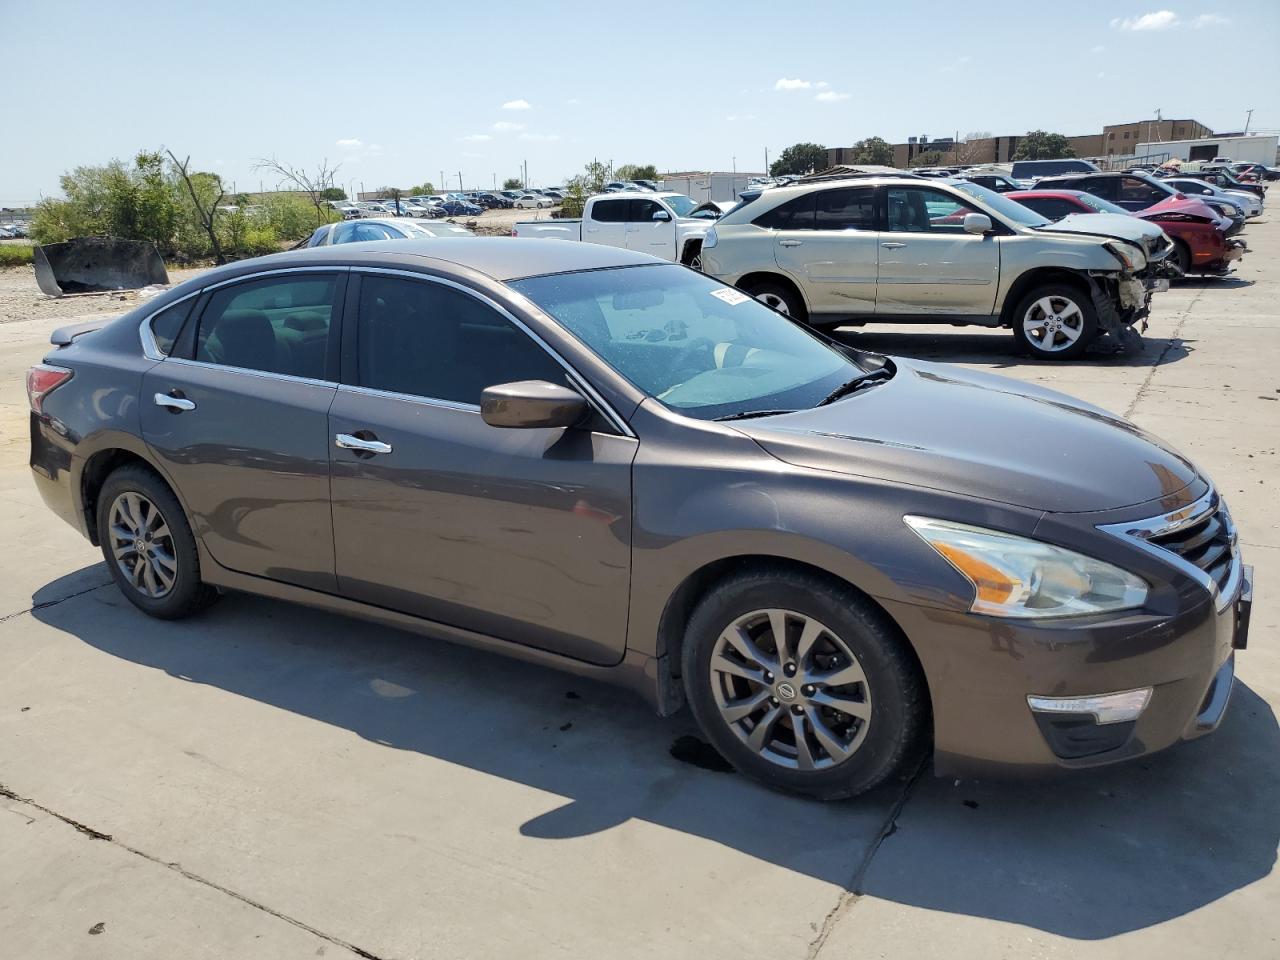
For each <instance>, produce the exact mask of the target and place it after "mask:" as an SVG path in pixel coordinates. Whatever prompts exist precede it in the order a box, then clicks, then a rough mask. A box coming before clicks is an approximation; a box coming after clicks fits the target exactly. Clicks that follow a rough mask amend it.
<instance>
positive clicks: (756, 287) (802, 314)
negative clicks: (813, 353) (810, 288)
mask: <svg viewBox="0 0 1280 960" xmlns="http://www.w3.org/2000/svg"><path fill="white" fill-rule="evenodd" d="M746 292H747V293H749V294H751V296H753V297H755V298H756V299H757V300H759V301H760V302H761V303H763V304H764V305H765V306H766V307H769V308H770V309H771V310H776V311H778V313H781V314H782V315H783V316H787V317H790V318H791V319H792V320H797V321H799V322H800V323H807V322H808V320H809V312H808V311H807V310H806V309H805V306H804V300H803V299H801V297H800V294H798V293H796V291H795V290H793V289H792V288H791V287H788V286H786V285H785V284H781V283H769V282H764V283H754V284H752V285H751V286H750V287H748V288H746Z"/></svg>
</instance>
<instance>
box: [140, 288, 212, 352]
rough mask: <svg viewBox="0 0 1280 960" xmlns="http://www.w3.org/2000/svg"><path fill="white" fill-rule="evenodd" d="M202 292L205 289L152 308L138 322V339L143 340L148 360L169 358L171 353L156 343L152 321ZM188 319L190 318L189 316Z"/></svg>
mask: <svg viewBox="0 0 1280 960" xmlns="http://www.w3.org/2000/svg"><path fill="white" fill-rule="evenodd" d="M202 293H204V290H203V289H200V290H196V291H193V292H192V293H188V294H187V295H186V296H183V297H179V298H178V299H177V300H174V301H172V302H170V303H166V304H165V305H164V306H163V307H159V308H157V309H155V310H152V311H151V312H150V313H148V314H147V315H146V316H145V317H143V318H142V320H141V322H140V323H139V324H138V339H139V340H141V341H142V355H143V356H144V357H146V358H147V359H148V360H168V359H169V355H168V354H167V353H163V352H161V350H160V345H159V344H157V343H156V335H155V334H154V333H153V332H152V330H151V321H152V320H154V319H155V318H156V317H158V316H160V314H162V313H164V312H165V311H166V310H168V309H169V308H170V307H176V306H177V305H178V304H180V303H186V302H187V301H188V300H190V299H191V298H192V297H198V296H200V294H202ZM188 319H190V318H189V317H188Z"/></svg>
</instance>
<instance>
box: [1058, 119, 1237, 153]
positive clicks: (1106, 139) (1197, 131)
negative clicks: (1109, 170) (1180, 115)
mask: <svg viewBox="0 0 1280 960" xmlns="http://www.w3.org/2000/svg"><path fill="white" fill-rule="evenodd" d="M1210 136H1213V131H1212V130H1210V129H1209V128H1208V127H1206V126H1205V125H1204V124H1203V123H1201V122H1200V121H1199V120H1155V119H1151V120H1138V121H1136V122H1134V123H1111V124H1108V125H1107V126H1105V127H1103V128H1102V149H1101V150H1099V151H1098V152H1097V153H1096V154H1094V155H1096V156H1107V157H1110V156H1118V157H1123V156H1128V155H1131V154H1133V153H1136V152H1137V147H1138V144H1139V143H1157V142H1160V141H1164V140H1198V139H1199V138H1201V137H1210ZM1076 152H1077V153H1079V151H1076Z"/></svg>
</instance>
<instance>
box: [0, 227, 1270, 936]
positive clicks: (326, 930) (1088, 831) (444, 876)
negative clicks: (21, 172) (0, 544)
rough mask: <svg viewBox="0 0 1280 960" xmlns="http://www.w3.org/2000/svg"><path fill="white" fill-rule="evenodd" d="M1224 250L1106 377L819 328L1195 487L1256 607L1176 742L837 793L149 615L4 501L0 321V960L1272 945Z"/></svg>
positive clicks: (21, 358) (6, 425)
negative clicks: (1092, 421)
mask: <svg viewBox="0 0 1280 960" xmlns="http://www.w3.org/2000/svg"><path fill="white" fill-rule="evenodd" d="M1249 239H1250V245H1251V246H1252V247H1253V252H1252V253H1250V254H1249V255H1248V257H1246V259H1245V261H1244V263H1243V266H1242V268H1241V270H1240V272H1239V274H1238V275H1237V278H1236V279H1233V280H1226V281H1205V282H1195V283H1189V284H1186V285H1184V286H1180V287H1177V288H1175V289H1174V290H1173V291H1171V292H1169V293H1167V294H1163V295H1161V296H1160V297H1159V299H1158V301H1157V308H1156V313H1155V316H1154V317H1153V320H1152V326H1151V329H1150V330H1149V331H1148V334H1147V344H1146V349H1145V350H1144V351H1143V352H1142V353H1141V354H1139V355H1136V356H1134V357H1128V358H1118V359H1117V358H1089V359H1086V360H1085V361H1082V362H1079V363H1074V364H1065V365H1054V364H1039V363H1034V362H1031V361H1029V360H1026V359H1024V358H1020V357H1017V356H1015V355H1014V354H1013V353H1012V349H1011V337H1010V336H1009V334H1008V333H1007V332H1000V333H997V332H989V331H978V332H975V331H973V330H951V329H948V328H921V329H919V330H904V329H903V328H875V327H868V328H864V329H863V330H861V331H848V332H847V333H846V334H845V335H846V336H847V337H848V338H849V339H850V341H851V342H853V343H856V344H858V345H865V346H867V347H868V348H871V349H876V350H883V351H886V352H892V353H901V354H908V355H914V356H923V357H929V358H931V359H938V360H942V361H946V362H955V363H962V364H964V365H966V366H972V367H978V368H983V369H990V370H992V371H994V372H998V373H1002V374H1005V375H1008V376H1013V377H1018V378H1021V379H1029V380H1036V381H1039V382H1044V383H1046V384H1050V385H1052V386H1055V387H1057V388H1059V389H1063V390H1066V391H1067V392H1070V393H1074V394H1077V395H1079V396H1081V397H1083V398H1085V399H1087V400H1090V401H1091V402H1094V403H1097V404H1099V405H1101V406H1104V407H1107V408H1109V409H1111V410H1114V411H1117V412H1120V413H1124V414H1127V415H1128V416H1130V417H1132V418H1133V419H1134V420H1135V421H1137V422H1138V423H1139V424H1141V425H1142V426H1144V427H1147V428H1149V429H1152V430H1154V431H1155V432H1156V433H1158V434H1160V435H1162V436H1164V437H1166V438H1167V439H1169V440H1170V441H1172V442H1173V443H1174V444H1175V445H1176V446H1178V447H1179V448H1181V449H1182V450H1184V451H1186V452H1187V453H1189V454H1190V455H1191V456H1192V457H1193V458H1194V459H1196V460H1197V462H1199V463H1200V464H1201V465H1202V466H1203V467H1204V468H1205V470H1206V471H1207V472H1208V473H1209V474H1210V475H1211V476H1213V477H1214V478H1215V480H1216V481H1217V482H1218V484H1219V485H1220V487H1221V488H1222V489H1223V490H1224V491H1226V493H1227V495H1228V497H1229V499H1230V503H1231V507H1232V510H1233V513H1234V515H1235V517H1236V519H1237V521H1238V523H1239V525H1240V527H1241V530H1242V533H1243V540H1244V543H1245V549H1246V551H1247V559H1248V560H1249V561H1250V562H1252V563H1253V564H1254V565H1255V568H1256V571H1257V580H1258V583H1257V593H1258V603H1257V605H1256V607H1255V611H1254V621H1253V631H1252V642H1251V648H1250V649H1249V650H1248V651H1246V652H1245V653H1244V654H1242V655H1241V656H1240V657H1239V659H1238V664H1239V668H1238V676H1239V680H1238V683H1237V689H1236V692H1235V700H1234V703H1233V706H1232V709H1231V711H1230V713H1229V714H1228V717H1227V719H1226V721H1225V722H1224V725H1223V727H1222V728H1221V729H1220V730H1219V731H1218V732H1217V733H1216V734H1215V735H1214V736H1212V737H1209V738H1206V739H1203V740H1200V741H1197V742H1195V743H1191V744H1186V745H1183V746H1181V747H1179V748H1177V749H1175V750H1172V751H1170V752H1167V753H1165V754H1162V755H1159V756H1156V757H1152V758H1149V759H1147V760H1144V761H1142V762H1140V763H1137V764H1131V765H1128V766H1124V767H1120V768H1115V769H1112V770H1108V771H1103V772H1097V773H1092V774H1085V775H1082V776H1077V777H1074V778H1070V779H1066V780H1058V781H1053V782H1048V783H1044V782H1038V783H1004V782H974V781H963V782H960V783H956V782H953V781H940V780H936V779H934V778H933V777H932V776H931V775H929V774H928V773H925V775H923V776H921V777H919V778H917V779H915V780H914V781H911V782H903V783H897V784H893V785H891V786H889V787H886V788H883V789H882V790H881V791H879V792H877V793H876V794H874V795H872V796H870V797H867V798H863V799H861V800H858V801H854V802H849V803H844V804H836V805H820V804H814V803H809V802H805V801H800V800H795V799H791V798H787V797H783V796H779V795H776V794H772V793H769V792H767V791H764V790H762V789H759V788H756V787H754V786H752V785H751V784H749V783H747V782H745V781H743V780H742V779H740V778H738V777H736V776H734V775H732V774H729V773H725V772H722V771H720V770H717V769H715V766H716V764H715V762H714V759H715V758H713V757H699V758H695V759H700V760H702V761H703V762H704V766H702V767H700V766H698V765H697V764H695V763H691V762H687V761H684V760H677V759H675V758H673V757H672V756H671V753H670V748H671V747H672V745H673V743H674V742H675V741H676V740H677V738H679V737H681V736H683V735H687V734H691V733H693V729H692V725H691V720H690V719H689V718H688V717H687V715H685V716H681V717H678V718H675V719H674V720H666V721H663V720H658V719H656V718H655V717H653V716H652V715H651V714H650V713H649V712H648V711H647V709H646V708H645V707H644V706H643V705H641V704H640V703H638V702H636V701H633V700H632V699H630V698H628V697H627V696H626V695H624V694H622V693H620V692H618V691H615V690H612V689H610V688H607V687H603V686H599V685H595V684H591V683H587V682H585V681H582V680H577V679H574V678H570V677H566V676H563V675H560V674H557V673H553V672H550V671H546V670H542V669H539V668H536V667H531V666H528V665H524V664H518V663H513V662H509V661H506V660H503V659H500V658H497V657H494V656H490V655H486V654H482V653H478V652H476V651H471V650H465V649H461V648H456V647H451V646H448V645H446V644H437V643H432V642H430V641H426V640H423V639H422V638H419V637H416V636H410V635H407V634H403V633H399V632H397V631H393V630H387V629H382V628H379V627H373V626H370V625H368V624H365V623H360V622H357V621H351V620H346V619H342V618H338V617H332V616H327V615H324V614H320V613H316V612H314V611H310V610H304V609H300V608H295V607H291V606H287V605H284V604H279V603H274V602H270V601H266V600H259V599H256V598H249V597H239V596H229V597H227V598H224V600H223V601H222V602H220V603H219V604H218V605H217V606H215V607H214V608H213V609H212V610H211V611H209V613H208V614H206V615H205V616H203V617H200V618H198V619H195V620H192V621H186V622H183V623H178V624H161V623H157V622H154V621H150V620H148V619H147V618H145V617H143V616H142V615H141V614H139V613H137V612H136V611H135V610H134V609H133V608H132V607H131V606H130V605H129V604H128V603H127V602H126V601H124V599H123V598H121V597H120V596H119V595H118V593H117V592H116V591H115V588H114V587H113V586H110V585H109V578H108V575H107V573H106V571H105V568H104V567H102V565H101V564H100V563H99V559H100V558H99V555H98V554H97V552H96V551H95V550H94V549H93V548H92V547H90V546H89V545H88V544H87V543H85V542H84V541H82V540H80V539H79V538H78V537H77V536H76V535H75V534H74V533H73V532H72V531H71V530H70V529H69V528H66V527H65V525H63V524H62V523H61V522H60V521H58V520H56V519H55V518H54V517H53V516H52V515H51V514H49V513H48V512H47V511H46V510H45V509H44V507H43V505H42V504H40V502H39V498H38V497H37V495H36V494H35V491H34V489H33V488H32V486H31V483H30V480H29V478H28V477H27V469H26V466H25V460H26V419H27V414H26V405H25V398H24V397H23V396H22V386H21V377H22V374H23V371H24V370H25V368H26V366H27V365H28V364H29V363H31V362H33V361H35V360H37V359H39V357H40V356H41V355H42V353H43V352H44V349H45V346H44V345H45V343H46V341H47V337H48V333H49V330H50V329H51V328H52V327H53V326H54V325H56V324H54V323H48V322H44V321H39V320H32V321H26V320H23V319H22V318H0V321H4V320H7V321H10V322H7V323H0V380H3V386H4V389H3V390H0V507H2V508H3V509H2V510H0V524H2V526H0V530H3V540H4V543H5V544H6V546H7V548H8V549H6V550H5V552H4V559H3V560H0V571H2V572H3V573H2V575H0V784H2V785H3V791H2V793H3V795H0V944H4V945H5V949H4V950H0V955H5V956H9V955H12V956H14V957H33V956H39V957H42V958H59V957H115V956H121V957H124V956H128V957H130V958H148V957H165V958H168V957H173V956H192V957H205V956H207V957H228V956H235V957H237V958H251V957H271V958H284V957H313V956H330V957H344V956H366V957H376V958H386V960H390V958H407V957H424V958H425V957H506V956H515V955H519V956H520V957H522V958H540V957H553V956H561V955H565V956H588V955H593V956H603V957H611V958H612V957H622V958H625V957H652V956H656V955H663V956H669V957H676V958H680V957H699V958H719V957H726V958H729V957H732V958H743V957H759V958H769V960H780V958H786V957H794V958H797V960H800V958H807V957H823V958H841V960H843V958H846V957H855V956H856V957H904V958H907V957H910V958H928V957H935V956H936V957H944V956H945V957H948V958H956V957H974V958H990V957H1005V956H1009V957H1015V956H1016V957H1018V958H1026V957H1055V958H1056V957H1094V956H1097V957H1119V956H1122V955H1123V956H1125V957H1149V956H1159V957H1161V958H1170V957H1181V956H1188V957H1191V956H1194V957H1197V958H1206V957H1217V956H1227V955H1231V956H1235V957H1272V956H1280V939H1278V938H1280V919H1278V918H1280V883H1278V882H1277V880H1276V878H1275V877H1274V876H1273V875H1272V873H1273V868H1274V865H1275V857H1276V849H1277V842H1278V840H1280V764H1278V761H1277V757H1278V756H1280V728H1278V727H1277V723H1276V719H1275V713H1274V707H1275V704H1277V703H1280V653H1278V652H1277V649H1276V647H1277V639H1278V638H1280V630H1277V619H1278V618H1280V603H1277V601H1276V600H1275V598H1276V597H1277V596H1280V507H1278V506H1277V502H1276V497H1277V492H1278V491H1277V481H1278V480H1280V474H1278V472H1277V456H1280V455H1278V454H1277V446H1280V439H1277V438H1278V436H1280V429H1277V428H1278V427H1280V392H1277V391H1278V390H1280V372H1278V371H1280V368H1278V366H1277V362H1278V361H1280V256H1278V255H1280V223H1278V224H1269V223H1264V224H1257V225H1254V226H1252V227H1251V228H1250V230H1249ZM59 322H65V321H59ZM99 924H101V927H100V928H98V925H99ZM95 928H98V932H92V931H93V930H94V929H95Z"/></svg>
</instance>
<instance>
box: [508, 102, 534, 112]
mask: <svg viewBox="0 0 1280 960" xmlns="http://www.w3.org/2000/svg"><path fill="white" fill-rule="evenodd" d="M502 109H503V110H532V109H533V104H531V103H530V102H529V101H528V100H508V101H507V102H506V103H504V104H503V105H502Z"/></svg>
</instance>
